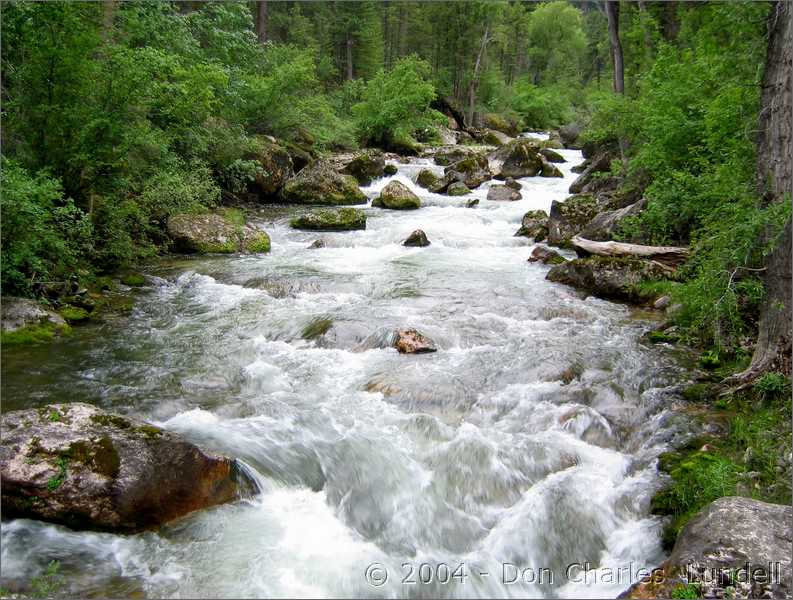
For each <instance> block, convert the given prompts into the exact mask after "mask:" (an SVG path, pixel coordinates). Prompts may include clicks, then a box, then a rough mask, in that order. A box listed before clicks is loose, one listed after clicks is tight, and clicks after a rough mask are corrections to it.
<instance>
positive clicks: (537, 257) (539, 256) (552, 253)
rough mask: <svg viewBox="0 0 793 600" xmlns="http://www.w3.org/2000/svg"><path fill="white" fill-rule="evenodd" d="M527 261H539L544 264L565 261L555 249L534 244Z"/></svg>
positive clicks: (557, 263) (558, 263) (555, 263)
mask: <svg viewBox="0 0 793 600" xmlns="http://www.w3.org/2000/svg"><path fill="white" fill-rule="evenodd" d="M529 262H541V263H542V264H544V265H560V264H562V263H564V262H567V261H566V259H565V258H564V257H563V256H562V255H561V254H559V253H558V252H557V251H556V250H552V249H551V248H548V247H547V246H536V247H535V248H534V250H532V251H531V256H529Z"/></svg>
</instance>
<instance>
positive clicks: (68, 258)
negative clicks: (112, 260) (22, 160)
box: [0, 158, 92, 295]
mask: <svg viewBox="0 0 793 600" xmlns="http://www.w3.org/2000/svg"><path fill="white" fill-rule="evenodd" d="M0 165H2V168H1V169H0V187H2V195H0V211H1V212H2V217H3V227H2V264H3V271H2V287H3V293H4V294H16V295H28V294H30V293H31V291H32V285H33V284H34V283H35V282H37V281H62V280H66V279H69V278H70V277H71V276H72V275H74V274H75V273H76V272H77V271H78V270H79V269H81V268H82V267H83V266H84V265H85V264H86V255H85V254H86V252H87V251H90V249H91V233H92V227H91V222H90V221H89V220H88V219H87V218H86V216H85V215H84V214H83V213H82V211H80V210H79V209H77V208H75V206H74V204H73V203H72V201H71V200H70V199H67V198H64V197H63V192H62V190H61V185H60V182H59V181H58V180H56V179H54V178H52V177H50V176H49V175H47V174H46V173H44V172H39V173H37V174H35V175H31V174H30V173H29V172H28V171H27V170H26V169H24V168H22V167H21V166H20V165H19V164H18V163H17V162H16V161H14V160H10V159H7V158H2V162H1V163H0Z"/></svg>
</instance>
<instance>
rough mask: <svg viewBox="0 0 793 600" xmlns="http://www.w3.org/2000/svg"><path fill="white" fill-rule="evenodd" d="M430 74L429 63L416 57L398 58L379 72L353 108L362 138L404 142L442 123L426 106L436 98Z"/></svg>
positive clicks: (387, 143) (439, 117)
mask: <svg viewBox="0 0 793 600" xmlns="http://www.w3.org/2000/svg"><path fill="white" fill-rule="evenodd" d="M429 74H430V66H429V65H428V64H427V63H426V62H425V61H423V60H421V59H419V58H417V57H416V56H409V57H407V58H404V59H402V60H400V61H399V62H397V63H396V65H394V68H393V69H391V70H390V71H387V72H386V71H384V70H382V69H381V70H380V71H378V72H377V75H375V77H374V78H373V79H372V80H371V81H370V82H369V83H368V84H367V85H366V89H364V91H363V93H362V101H361V102H360V103H358V104H356V105H355V106H354V107H353V114H354V115H355V118H356V123H357V127H358V131H359V132H360V135H361V137H362V138H364V139H365V140H367V141H369V142H370V143H375V144H385V145H389V144H391V143H393V142H395V141H400V142H402V143H404V142H405V141H410V140H412V139H413V137H414V136H415V135H416V134H417V133H418V132H419V131H421V130H422V129H427V128H429V127H431V126H432V125H434V124H436V123H442V122H444V121H445V117H443V115H441V114H440V113H438V112H437V111H435V110H432V109H431V108H430V107H429V105H430V102H432V100H433V99H434V98H435V87H434V86H433V84H432V83H431V82H430V81H429Z"/></svg>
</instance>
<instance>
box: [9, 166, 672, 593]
mask: <svg viewBox="0 0 793 600" xmlns="http://www.w3.org/2000/svg"><path fill="white" fill-rule="evenodd" d="M560 153H561V154H562V155H563V156H564V157H565V158H566V159H567V160H568V162H566V163H564V164H562V165H560V166H561V169H562V171H563V173H564V175H565V177H564V178H563V179H556V178H548V179H546V178H540V177H535V178H526V179H521V180H520V183H521V185H522V190H521V192H522V195H523V199H522V200H521V201H518V202H489V201H487V200H486V196H487V189H488V188H489V186H490V184H491V182H487V183H485V184H483V185H482V186H481V187H480V188H479V189H477V190H475V191H474V192H473V193H472V194H471V195H470V196H464V197H457V198H452V197H447V196H442V195H437V194H431V193H429V192H427V191H426V190H424V189H422V188H420V187H419V186H417V185H416V184H415V182H414V180H415V178H416V175H417V173H418V171H419V170H420V169H422V168H430V169H433V170H435V171H436V172H437V173H442V167H438V166H435V165H434V164H433V163H432V161H431V160H429V159H413V160H412V162H410V163H409V164H400V163H394V164H395V165H396V166H397V167H398V173H397V174H396V175H395V176H393V177H388V178H384V179H380V180H377V181H375V182H374V183H373V184H372V185H370V186H368V187H366V188H364V191H365V192H366V194H367V195H368V196H369V197H370V198H373V197H376V195H377V194H378V191H379V190H380V189H381V188H382V187H383V186H384V185H385V184H386V183H387V182H388V181H390V180H392V179H396V180H398V181H401V182H402V183H404V184H405V185H407V186H408V187H410V188H411V189H412V190H413V191H414V192H416V193H417V194H418V195H419V196H421V199H422V202H423V207H422V208H421V209H419V210H416V211H389V210H382V209H374V208H369V207H366V209H365V210H366V213H367V218H368V221H367V227H366V230H364V231H354V232H338V233H321V234H317V233H310V232H301V231H296V230H293V229H291V228H290V227H289V226H288V218H289V215H290V214H291V213H292V212H293V211H294V210H300V209H295V208H286V207H284V208H278V209H263V211H262V212H261V213H259V214H257V213H255V212H254V213H253V215H252V217H253V220H254V221H256V222H258V223H259V224H260V225H261V226H262V227H264V228H265V229H266V231H267V232H268V233H269V234H270V236H271V239H272V252H271V253H270V254H268V255H260V256H233V257H202V258H185V259H176V260H169V261H166V262H162V263H158V264H156V265H154V266H153V267H152V268H151V269H150V271H149V273H148V283H147V285H146V286H145V287H144V288H143V289H142V290H141V291H140V292H138V295H137V297H136V304H135V308H134V311H133V313H132V314H131V315H130V316H128V317H119V318H117V319H115V320H113V321H110V322H106V323H102V324H97V325H92V326H88V327H86V328H82V329H78V330H76V333H75V335H74V336H72V338H71V339H66V340H63V341H59V342H56V343H55V344H54V345H53V346H52V347H51V348H48V349H47V350H43V349H39V350H34V351H32V352H34V354H32V355H26V356H25V357H24V358H25V360H24V361H23V360H22V358H19V359H16V360H15V359H14V357H13V356H10V355H6V354H4V359H5V360H4V367H3V369H4V370H3V379H4V381H3V398H4V403H5V404H6V406H7V407H8V406H11V407H21V406H30V405H36V404H42V403H46V402H55V401H69V400H71V401H89V402H94V403H96V404H98V405H100V406H102V407H104V408H107V409H110V410H114V411H118V412H124V413H128V414H131V415H135V416H138V417H141V418H144V419H146V420H149V421H152V422H154V423H157V424H159V425H161V426H163V427H165V428H167V429H170V430H173V431H177V432H180V433H182V434H184V435H185V436H186V437H187V438H188V439H190V440H191V441H193V442H195V443H197V444H199V445H201V446H202V447H204V448H207V449H209V450H213V451H217V452H221V453H224V454H227V455H230V456H233V457H235V458H238V459H240V460H241V461H243V463H244V464H245V465H247V467H248V468H249V469H250V472H251V473H252V474H253V476H254V477H255V478H256V480H257V482H258V484H259V486H260V488H261V492H260V493H259V494H258V495H256V496H255V497H253V498H250V499H247V500H241V501H238V502H235V503H233V504H229V505H225V506H220V507H217V508H214V509H211V510H206V511H202V512H199V513H195V514H193V515H190V516H189V517H187V518H185V519H182V520H180V521H178V522H176V523H173V524H170V525H168V526H166V527H164V528H162V529H161V530H159V531H156V532H147V533H143V534H139V535H130V536H119V535H113V534H103V533H87V532H73V531H70V530H68V529H67V528H64V527H60V526H54V525H49V524H44V523H38V522H33V521H28V520H15V521H6V522H3V524H2V570H1V571H0V575H2V579H3V581H6V582H8V581H17V582H19V581H25V580H29V579H30V578H31V577H34V576H35V575H36V574H38V573H40V572H41V571H42V570H43V568H44V567H45V566H46V565H47V564H48V562H49V561H51V560H58V561H59V562H60V564H61V572H62V573H63V575H64V585H65V586H66V589H67V590H68V591H69V592H70V593H72V594H77V595H80V596H87V597H88V596H110V597H129V596H136V597H139V596H141V595H145V596H150V597H270V596H278V597H288V596H309V597H352V596H366V597H372V596H375V597H415V596H419V597H424V596H426V597H476V596H482V597H501V596H520V597H614V596H616V595H617V594H618V593H619V592H621V591H622V590H624V589H626V588H627V587H628V586H629V585H630V583H632V581H630V580H626V577H625V576H623V577H622V578H618V579H619V580H618V581H614V577H608V576H607V575H608V573H609V572H610V571H612V570H617V569H625V568H628V567H629V566H630V568H631V569H633V571H632V572H635V571H636V570H638V569H640V568H643V567H653V566H655V565H657V564H658V563H659V562H660V561H661V560H663V558H664V555H663V551H662V549H661V545H660V526H661V523H660V521H659V520H658V519H657V518H655V517H652V516H650V515H649V500H650V498H651V496H652V493H653V492H654V491H655V489H656V488H657V487H658V485H659V481H658V474H657V472H656V468H655V457H656V456H657V455H658V453H659V452H660V451H662V450H663V449H664V448H665V447H666V444H667V443H668V441H669V439H670V438H671V437H672V436H673V435H675V425H674V419H673V418H672V417H671V416H670V413H668V412H667V411H666V410H665V408H664V407H665V405H667V404H668V398H669V397H670V395H672V394H673V393H674V389H675V383H676V381H677V379H678V378H679V374H680V370H679V369H678V368H677V367H676V365H675V364H674V362H673V360H672V358H671V357H670V356H668V355H667V354H666V353H665V351H664V350H663V349H659V348H654V347H651V346H648V345H646V344H644V343H642V342H641V340H640V336H641V334H642V333H643V332H644V331H646V330H647V329H648V328H649V326H650V324H649V322H648V319H649V318H650V317H649V316H648V315H646V314H643V313H641V312H640V311H637V310H636V309H631V308H630V307H627V306H624V305H620V304H614V303H611V302H606V301H603V300H599V299H596V298H592V297H590V298H585V297H584V296H583V295H582V294H580V293H578V292H576V291H575V290H572V289H570V288H567V287H565V286H561V285H558V284H553V283H549V282H547V281H546V280H545V274H546V272H547V270H548V267H546V266H544V265H541V264H536V263H528V262H527V258H528V256H529V254H530V251H531V247H532V243H531V241H530V240H528V239H527V238H522V237H514V235H513V234H514V233H515V231H516V230H517V228H518V227H519V225H520V220H521V216H522V215H523V214H524V213H525V212H526V211H528V210H535V209H542V210H545V211H548V210H549V208H550V204H551V202H552V201H553V200H563V199H564V198H565V197H566V196H567V188H568V187H569V185H570V183H571V182H572V181H573V180H574V178H575V175H574V174H572V173H571V170H570V169H571V168H572V167H573V166H574V165H575V164H577V163H579V162H581V160H582V158H581V154H580V152H578V151H575V150H561V151H560ZM493 183H496V182H493ZM471 198H478V199H479V200H480V202H479V204H478V206H477V207H475V208H466V207H465V203H466V202H467V201H468V200H470V199H471ZM414 229H423V230H424V231H425V232H426V234H427V237H428V238H429V240H430V241H431V246H429V247H427V248H406V247H404V246H402V245H401V242H402V241H403V240H404V239H405V238H406V237H407V236H408V235H409V234H410V233H411V231H413V230H414ZM317 238H322V239H323V241H324V242H325V247H324V248H313V249H309V248H308V246H309V245H310V244H311V242H312V241H314V240H315V239H317ZM312 324H313V325H315V326H316V325H317V324H320V325H322V327H320V328H319V329H320V330H322V329H327V331H326V332H325V333H324V334H323V335H320V336H319V337H313V338H312V337H311V336H310V335H308V333H307V328H308V327H309V326H311V325H312ZM398 327H400V328H401V327H413V328H416V329H418V330H420V331H421V332H422V333H424V334H425V335H427V336H428V337H430V338H431V339H432V340H433V341H434V342H435V343H436V345H437V346H438V352H437V353H434V354H423V355H412V356H411V355H400V354H398V353H397V352H396V350H394V349H393V348H390V347H388V346H387V344H386V343H385V340H387V339H388V335H389V332H391V331H392V330H394V329H395V328H398ZM36 353H38V354H36ZM31 363H35V366H30V365H31ZM586 563H588V565H589V566H590V567H591V569H592V570H591V571H589V572H588V573H587V574H586V577H584V575H583V574H582V573H581V571H580V569H576V568H575V567H574V566H573V571H572V572H571V571H570V568H571V565H584V564H586ZM373 565H374V566H373ZM422 565H426V566H422ZM543 569H546V571H544V573H545V580H544V581H541V580H540V579H541V578H540V575H541V574H542V573H543V571H542V570H543ZM549 573H550V574H551V577H552V578H553V581H550V582H549V581H548V579H549V576H548V574H549ZM384 574H386V577H385V578H384V577H383V575H384ZM513 575H515V581H511V580H512V579H513ZM463 576H464V577H463ZM533 576H535V577H534V580H532V577H533ZM411 580H412V582H411ZM427 580H429V581H427ZM444 580H445V581H444Z"/></svg>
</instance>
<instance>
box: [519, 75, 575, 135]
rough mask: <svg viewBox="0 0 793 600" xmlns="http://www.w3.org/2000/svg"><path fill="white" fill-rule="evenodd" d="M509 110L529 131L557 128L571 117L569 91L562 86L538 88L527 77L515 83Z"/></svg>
mask: <svg viewBox="0 0 793 600" xmlns="http://www.w3.org/2000/svg"><path fill="white" fill-rule="evenodd" d="M510 108H511V109H512V110H514V111H515V112H516V113H517V114H518V115H520V116H521V118H522V120H523V123H524V124H525V125H526V126H527V127H529V128H530V129H547V128H550V127H558V126H559V125H562V124H564V123H567V122H568V121H569V120H570V119H571V117H572V112H571V110H572V108H571V104H570V91H569V90H567V89H565V88H564V87H563V86H558V87H556V86H555V87H538V86H536V85H534V84H532V83H531V82H530V79H529V78H528V77H523V78H521V79H519V80H518V81H517V82H516V83H515V86H514V95H513V96H512V99H511V102H510Z"/></svg>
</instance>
